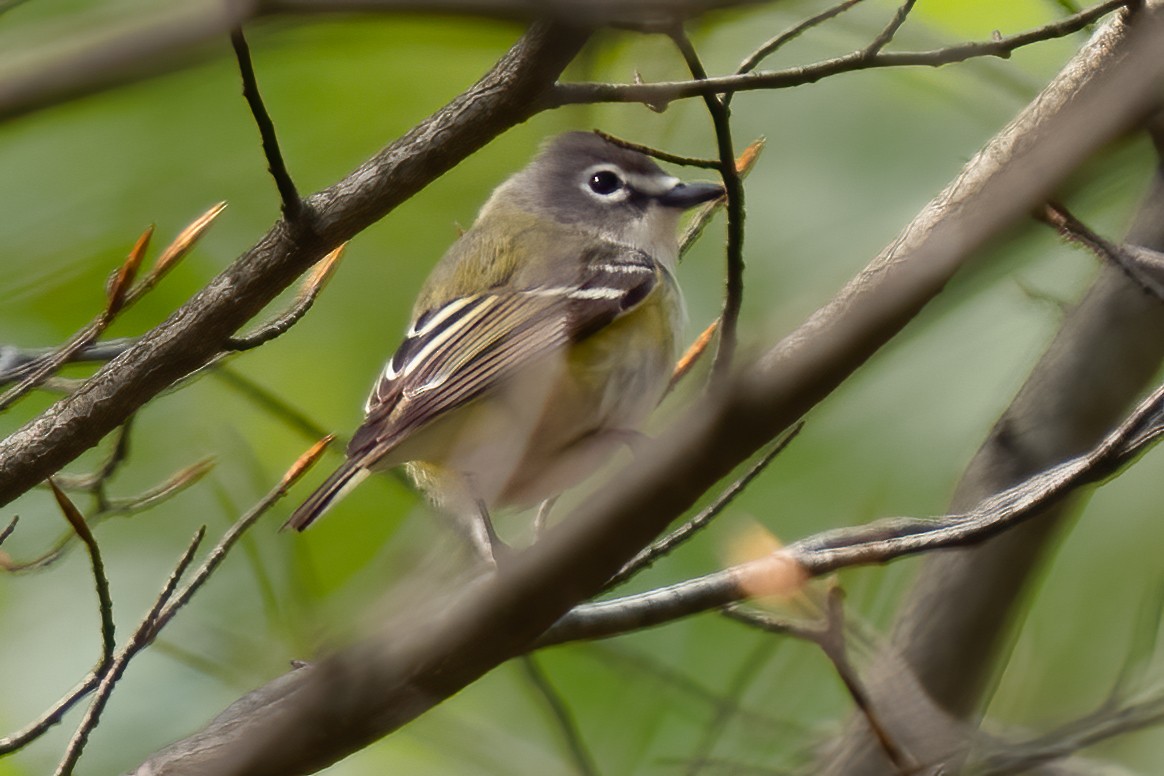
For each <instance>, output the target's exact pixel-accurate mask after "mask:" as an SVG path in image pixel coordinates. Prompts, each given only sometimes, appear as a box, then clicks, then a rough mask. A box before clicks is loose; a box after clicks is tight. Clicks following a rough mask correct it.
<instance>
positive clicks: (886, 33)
mask: <svg viewBox="0 0 1164 776" xmlns="http://www.w3.org/2000/svg"><path fill="white" fill-rule="evenodd" d="M916 4H917V0H905V2H904V3H902V4H901V6H899V7H898V9H897V11H896V12H895V13H894V14H893V18H892V19H890V20H889V23H888V24H886V25H885V28H884V29H883V30H881V32H880V33H878V35H877V37H876V38H874V39H873V40H872V41H871V42H870V43H869V45H868V46H866V47H865V48H863V49H861V54H862V55H864V56H865V57H867V58H872V57H875V56H877V55H878V54H879V53H880V52H881V49H883V48H885V47H886V46H888V45H889V44H890V43H891V42H892V41H893V38H894V36H895V35H897V31H898V30H900V29H901V25H903V24H905V20H906V19H908V18H909V12H910V11H912V10H913V7H914V5H916Z"/></svg>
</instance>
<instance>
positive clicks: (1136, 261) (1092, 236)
mask: <svg viewBox="0 0 1164 776" xmlns="http://www.w3.org/2000/svg"><path fill="white" fill-rule="evenodd" d="M1035 217H1036V218H1038V219H1039V220H1041V221H1044V222H1046V223H1047V224H1050V225H1051V226H1053V227H1054V228H1055V229H1056V230H1058V232H1059V234H1061V235H1063V236H1064V237H1066V238H1067V239H1068V240H1071V241H1072V242H1074V243H1077V244H1079V245H1082V246H1083V247H1084V248H1087V249H1088V250H1090V251H1091V252H1092V253H1094V254H1095V255H1096V256H1098V257H1099V258H1100V259H1102V260H1103V261H1105V262H1107V263H1109V264H1111V265H1112V266H1113V267H1115V268H1117V269H1118V270H1120V271H1121V272H1123V273H1124V274H1125V275H1126V276H1127V277H1128V279H1129V280H1131V281H1132V282H1133V283H1135V284H1136V285H1138V286H1139V287H1140V288H1142V289H1144V291H1145V292H1147V293H1149V294H1152V295H1153V296H1155V297H1156V298H1157V299H1158V300H1160V301H1162V302H1164V253H1158V252H1156V251H1152V250H1149V249H1147V248H1142V247H1139V246H1135V245H1116V244H1115V243H1113V242H1111V241H1110V240H1105V239H1104V238H1103V237H1101V236H1099V235H1098V234H1096V233H1095V232H1094V231H1092V230H1091V229H1089V228H1088V227H1087V225H1086V224H1084V223H1083V222H1082V221H1080V220H1079V219H1078V218H1076V217H1075V216H1073V215H1072V214H1071V213H1070V211H1068V210H1067V208H1065V207H1064V206H1063V205H1060V204H1057V203H1049V204H1047V205H1045V206H1044V207H1043V209H1042V210H1040V211H1036V213H1035Z"/></svg>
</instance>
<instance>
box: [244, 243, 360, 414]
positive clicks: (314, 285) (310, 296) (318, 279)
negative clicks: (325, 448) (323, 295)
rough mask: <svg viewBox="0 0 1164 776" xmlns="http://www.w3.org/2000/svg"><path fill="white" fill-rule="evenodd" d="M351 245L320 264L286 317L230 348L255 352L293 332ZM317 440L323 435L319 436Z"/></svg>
mask: <svg viewBox="0 0 1164 776" xmlns="http://www.w3.org/2000/svg"><path fill="white" fill-rule="evenodd" d="M347 245H348V244H347V243H342V244H341V245H340V246H339V247H338V248H336V249H335V250H333V251H332V252H331V253H329V254H327V255H326V256H324V257H323V258H322V259H320V260H319V263H318V264H316V265H315V269H314V270H312V271H311V273H310V274H308V276H307V279H306V280H304V281H303V286H302V287H301V288H300V289H299V294H298V296H296V297H295V302H294V303H293V304H292V305H291V306H290V307H289V308H287V310H286V311H284V312H283V314H282V315H280V316H279V317H278V318H276V319H275V320H273V321H269V322H267V323H265V324H263V325H262V326H260V327H259V328H258V329H256V330H254V331H252V332H251V333H249V334H246V335H243V336H241V337H231V338H230V339H228V340H227V341H226V346H227V348H228V349H229V350H236V351H238V350H251V349H252V348H257V347H258V346H260V345H263V344H266V343H268V342H270V341H271V340H273V339H275V338H276V337H279V336H280V335H283V334H286V333H287V332H288V331H290V329H291V327H292V326H294V325H295V324H297V323H298V322H299V320H300V319H301V318H302V317H303V316H304V315H307V311H308V310H310V309H311V308H312V306H313V305H314V304H315V299H316V297H318V296H319V293H320V292H321V291H323V287H324V286H326V285H327V281H328V280H330V279H331V276H332V274H334V272H335V269H336V267H337V266H338V265H339V260H340V259H341V258H342V257H343V255H344V249H345V248H347ZM317 436H323V435H322V434H317Z"/></svg>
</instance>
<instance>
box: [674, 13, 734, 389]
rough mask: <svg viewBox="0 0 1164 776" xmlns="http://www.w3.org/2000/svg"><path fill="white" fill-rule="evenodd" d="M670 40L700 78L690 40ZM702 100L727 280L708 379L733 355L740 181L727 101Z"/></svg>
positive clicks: (677, 35) (721, 372)
mask: <svg viewBox="0 0 1164 776" xmlns="http://www.w3.org/2000/svg"><path fill="white" fill-rule="evenodd" d="M671 39H672V40H673V41H675V46H676V47H677V48H678V49H679V52H680V53H681V54H682V55H683V59H684V61H685V62H686V63H687V67H688V69H689V70H691V75H692V76H693V77H694V78H695V79H696V80H697V81H702V80H705V79H706V78H707V71H706V70H705V69H704V67H703V62H701V61H700V59H699V54H698V53H697V52H696V51H695V47H694V46H693V45H692V44H691V40H690V39H689V38H688V37H687V35H686V33H684V32H683V29H682V28H679V27H677V28H675V29H674V30H672V32H671ZM703 101H704V103H705V104H706V105H707V112H708V114H709V115H710V116H711V123H712V125H713V126H714V127H715V140H716V147H717V150H718V151H719V166H718V167H719V174H720V176H721V177H722V178H723V184H724V190H725V191H726V192H727V247H726V249H725V252H726V255H727V283H726V286H727V288H726V291H725V293H724V302H723V312H722V313H720V316H719V349H718V350H717V351H716V354H715V362H714V364H712V378H713V379H715V380H722V379H723V378H725V377H726V376H727V374H728V373H729V371H730V370H731V363H732V356H733V355H734V354H735V349H736V339H737V336H738V335H737V331H736V330H737V328H738V327H739V320H740V307H741V305H742V304H743V300H744V182H743V179H742V177H741V176H740V173H739V171H738V170H737V169H736V152H735V149H734V148H733V146H732V127H731V109H730V108H729V107H728V105H727V102H726V101H724V100H723V99H721V98H720V97H718V96H716V95H714V94H710V93H708V94H704V95H703Z"/></svg>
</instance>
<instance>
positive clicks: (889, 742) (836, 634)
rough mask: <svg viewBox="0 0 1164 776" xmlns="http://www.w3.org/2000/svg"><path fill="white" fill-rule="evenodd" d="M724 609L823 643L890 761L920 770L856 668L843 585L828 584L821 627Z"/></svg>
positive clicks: (908, 769) (903, 771)
mask: <svg viewBox="0 0 1164 776" xmlns="http://www.w3.org/2000/svg"><path fill="white" fill-rule="evenodd" d="M723 613H724V614H725V615H727V616H728V617H729V618H731V619H733V620H736V621H737V622H741V623H743V624H745V625H750V626H752V627H754V628H759V629H761V630H764V631H767V632H769V633H774V634H778V635H791V636H794V637H795V638H798V639H801V640H803V641H808V642H811V643H813V644H815V645H817V646H818V647H820V650H821V652H823V653H824V655H825V657H827V658H828V659H829V662H831V663H832V664H833V668H834V669H835V670H836V672H837V676H838V677H840V680H841V682H842V683H843V684H844V685H845V689H846V690H848V692H849V697H851V698H852V699H853V703H854V704H855V705H856V706H857V709H858V710H859V711H860V712H861V714H862V715H863V716H864V717H865V719H866V721H868V723H869V728H870V729H871V730H872V731H873V733H874V735H875V736H876V737H877V741H878V743H879V744H880V745H881V749H882V751H884V752H885V755H886V757H888V758H889V761H890V762H891V763H893V765H894V767H895V768H897V770H898V772H899V773H901V774H914V773H917V772H918V767H919V764H918V763H917V761H916V760H915V759H914V758H913V757H912V756H910V755H909V753H908V752H905V751H904V750H902V748H901V747H900V745H898V743H897V742H896V741H895V740H894V738H893V736H891V735H890V734H889V731H888V730H887V729H886V727H885V725H884V724H882V722H881V719H880V715H879V713H878V711H877V709H876V708H875V707H874V705H873V698H872V696H871V695H870V693H869V691H868V690H866V689H865V683H864V682H863V681H861V677H860V676H859V675H858V674H857V669H856V668H854V667H853V664H852V663H851V662H850V661H849V656H848V649H847V647H846V641H845V614H844V593H843V591H842V590H841V588H840V587H837V586H835V585H834V586H832V587H830V588H829V591H828V597H827V598H826V600H825V606H824V612H823V621H824V625H823V626H822V627H816V628H811V627H805V626H803V625H798V624H796V623H792V622H789V621H787V620H777V619H775V618H774V617H771V616H770V615H768V614H766V613H764V612H758V611H752V610H748V609H743V608H742V607H739V606H735V605H732V606H729V607H727V608H726V609H724V612H723Z"/></svg>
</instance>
